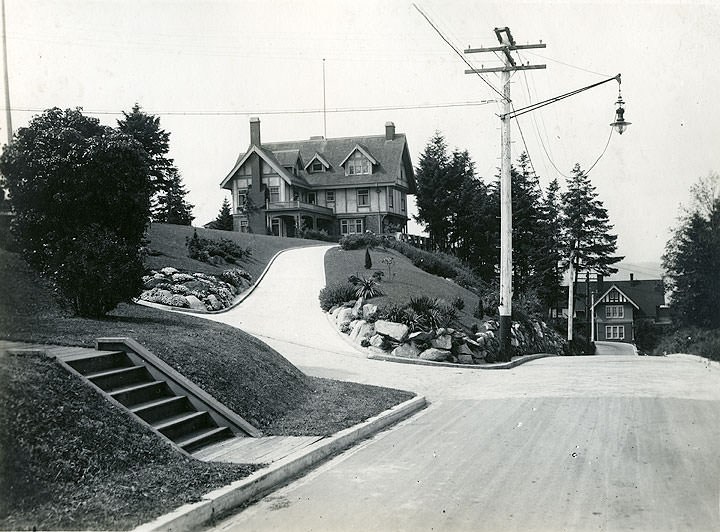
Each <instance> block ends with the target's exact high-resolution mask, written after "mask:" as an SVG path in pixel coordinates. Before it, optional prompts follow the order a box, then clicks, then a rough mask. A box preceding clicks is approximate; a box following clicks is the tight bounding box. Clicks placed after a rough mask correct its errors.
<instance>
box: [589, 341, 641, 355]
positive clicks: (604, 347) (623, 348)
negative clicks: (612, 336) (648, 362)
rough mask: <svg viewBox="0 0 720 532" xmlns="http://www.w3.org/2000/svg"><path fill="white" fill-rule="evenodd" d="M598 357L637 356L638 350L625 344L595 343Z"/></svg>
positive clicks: (631, 345)
mask: <svg viewBox="0 0 720 532" xmlns="http://www.w3.org/2000/svg"><path fill="white" fill-rule="evenodd" d="M595 354H596V355H626V356H637V354H638V353H637V348H636V347H635V346H634V345H633V344H628V343H625V342H595Z"/></svg>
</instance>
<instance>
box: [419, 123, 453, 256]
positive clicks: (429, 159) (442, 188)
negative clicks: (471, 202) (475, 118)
mask: <svg viewBox="0 0 720 532" xmlns="http://www.w3.org/2000/svg"><path fill="white" fill-rule="evenodd" d="M449 164H450V158H449V157H448V154H447V144H446V143H445V138H444V137H443V136H442V134H441V133H440V132H439V131H436V132H435V134H434V135H433V137H432V138H431V139H430V141H429V142H428V143H427V145H426V146H425V150H424V151H423V153H422V154H421V155H420V162H419V164H418V166H417V168H416V169H415V180H416V182H417V192H416V194H415V201H416V204H417V208H418V214H417V215H416V216H415V219H416V220H417V221H418V222H419V223H422V224H424V225H425V229H426V230H427V232H428V233H429V234H430V239H431V241H432V243H433V245H435V246H438V247H439V248H440V249H447V244H448V236H449V233H450V222H449V220H448V218H447V210H446V208H445V207H446V194H447V192H448V183H447V171H448V166H449Z"/></svg>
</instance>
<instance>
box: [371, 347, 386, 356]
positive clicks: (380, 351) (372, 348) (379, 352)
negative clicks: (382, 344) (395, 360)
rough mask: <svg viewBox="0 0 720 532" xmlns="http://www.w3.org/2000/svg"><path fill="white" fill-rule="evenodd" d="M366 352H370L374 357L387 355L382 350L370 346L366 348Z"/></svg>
mask: <svg viewBox="0 0 720 532" xmlns="http://www.w3.org/2000/svg"><path fill="white" fill-rule="evenodd" d="M368 351H370V352H371V353H372V354H374V355H387V353H386V352H385V350H384V349H380V348H379V347H375V346H372V345H371V346H370V347H368Z"/></svg>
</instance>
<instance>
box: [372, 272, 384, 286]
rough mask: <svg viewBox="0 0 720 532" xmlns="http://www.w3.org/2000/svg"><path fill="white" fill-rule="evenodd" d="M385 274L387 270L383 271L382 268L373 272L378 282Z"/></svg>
mask: <svg viewBox="0 0 720 532" xmlns="http://www.w3.org/2000/svg"><path fill="white" fill-rule="evenodd" d="M384 276H385V272H382V271H380V270H375V271H374V272H373V274H372V278H373V279H375V281H376V282H378V283H379V282H380V281H382V279H383V277H384Z"/></svg>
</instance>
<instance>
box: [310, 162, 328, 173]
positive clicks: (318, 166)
mask: <svg viewBox="0 0 720 532" xmlns="http://www.w3.org/2000/svg"><path fill="white" fill-rule="evenodd" d="M310 171H311V172H313V173H315V172H324V171H325V167H324V166H323V163H321V162H320V161H314V162H313V163H312V166H311V167H310Z"/></svg>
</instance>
